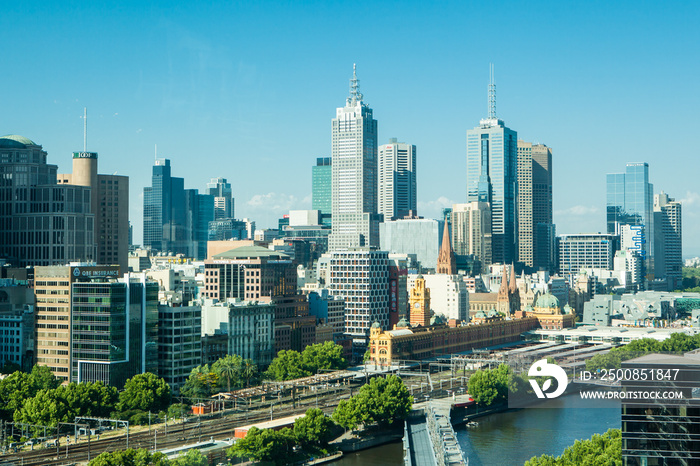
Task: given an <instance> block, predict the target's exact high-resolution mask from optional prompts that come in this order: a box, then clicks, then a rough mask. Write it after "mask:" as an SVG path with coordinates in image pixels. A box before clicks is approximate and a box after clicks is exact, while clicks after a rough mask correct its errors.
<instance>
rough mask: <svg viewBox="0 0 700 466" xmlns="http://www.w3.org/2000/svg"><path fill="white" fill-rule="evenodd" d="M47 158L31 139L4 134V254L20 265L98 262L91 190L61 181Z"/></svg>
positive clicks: (0, 240) (0, 248)
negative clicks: (96, 260)
mask: <svg viewBox="0 0 700 466" xmlns="http://www.w3.org/2000/svg"><path fill="white" fill-rule="evenodd" d="M46 159H47V153H46V151H44V150H43V149H42V147H41V146H40V145H39V144H36V143H35V142H34V141H32V140H30V139H27V138H25V137H23V136H16V135H11V136H4V137H0V258H2V259H3V260H4V261H6V262H9V263H11V264H12V265H15V266H18V267H25V266H30V265H43V266H46V265H57V264H65V263H67V262H70V261H94V260H95V259H96V252H95V250H96V248H95V214H93V213H92V212H93V208H92V192H91V189H90V188H88V187H84V186H70V185H58V183H57V173H56V172H57V167H56V165H49V164H48V163H47V162H46ZM124 238H125V240H126V235H125V236H124Z"/></svg>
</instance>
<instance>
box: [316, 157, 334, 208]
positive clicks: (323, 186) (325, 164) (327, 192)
mask: <svg viewBox="0 0 700 466" xmlns="http://www.w3.org/2000/svg"><path fill="white" fill-rule="evenodd" d="M332 170H333V168H332V167H331V158H330V157H319V158H317V159H316V165H315V166H313V167H311V208H312V209H314V210H320V211H321V215H331V213H332V212H333V206H332V202H331V198H332V194H331V192H332V190H331V185H332V179H333V178H332V176H333V172H332Z"/></svg>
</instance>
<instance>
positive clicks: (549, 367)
mask: <svg viewBox="0 0 700 466" xmlns="http://www.w3.org/2000/svg"><path fill="white" fill-rule="evenodd" d="M527 375H528V376H529V377H553V378H554V379H555V380H556V381H557V389H556V390H554V391H553V392H552V393H547V390H549V389H550V388H551V386H552V379H551V378H548V379H547V380H545V381H544V383H543V384H542V387H540V385H539V384H538V383H537V380H534V379H532V378H531V379H530V385H532V389H533V390H534V391H535V394H536V395H537V398H556V397H558V396H560V395H561V394H562V393H564V390H566V386H567V385H568V384H569V380H568V378H567V377H566V372H564V369H562V368H561V367H559V366H557V365H556V364H551V363H548V362H547V360H546V359H540V360H539V361H536V362H535V363H534V364H533V365H532V366H531V367H530V370H529V371H528V372H527Z"/></svg>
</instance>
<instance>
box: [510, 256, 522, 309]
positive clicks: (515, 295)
mask: <svg viewBox="0 0 700 466" xmlns="http://www.w3.org/2000/svg"><path fill="white" fill-rule="evenodd" d="M508 293H509V294H510V313H511V314H512V313H514V312H516V311H519V310H520V290H519V289H518V283H517V281H516V279H515V265H511V266H510V284H509V285H508Z"/></svg>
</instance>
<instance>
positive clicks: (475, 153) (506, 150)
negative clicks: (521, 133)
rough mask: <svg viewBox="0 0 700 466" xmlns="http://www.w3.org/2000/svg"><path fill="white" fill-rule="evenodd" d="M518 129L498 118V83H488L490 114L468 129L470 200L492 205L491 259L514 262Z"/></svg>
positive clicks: (468, 194) (468, 187)
mask: <svg viewBox="0 0 700 466" xmlns="http://www.w3.org/2000/svg"><path fill="white" fill-rule="evenodd" d="M517 140H518V134H517V132H515V131H513V130H511V129H510V128H508V127H506V126H505V124H504V123H503V121H502V120H499V119H498V118H496V85H495V84H493V80H491V84H489V114H488V118H485V119H483V120H481V121H480V122H479V126H477V127H476V128H474V129H470V130H467V202H474V201H478V202H488V203H489V205H490V206H491V234H492V245H491V250H492V262H494V263H512V262H514V261H515V259H516V255H517V248H516V241H517V237H518V235H517V227H518V225H517V212H516V207H517V206H516V196H517Z"/></svg>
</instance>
